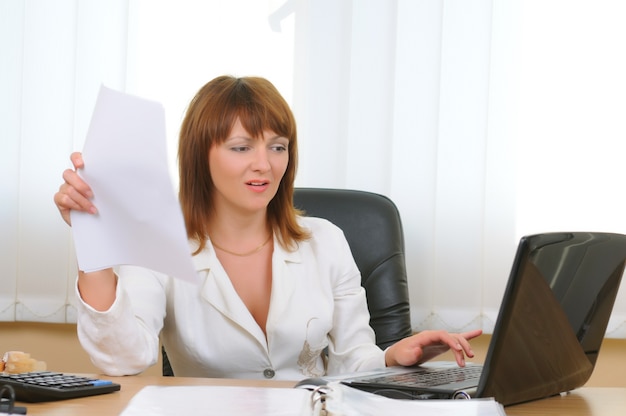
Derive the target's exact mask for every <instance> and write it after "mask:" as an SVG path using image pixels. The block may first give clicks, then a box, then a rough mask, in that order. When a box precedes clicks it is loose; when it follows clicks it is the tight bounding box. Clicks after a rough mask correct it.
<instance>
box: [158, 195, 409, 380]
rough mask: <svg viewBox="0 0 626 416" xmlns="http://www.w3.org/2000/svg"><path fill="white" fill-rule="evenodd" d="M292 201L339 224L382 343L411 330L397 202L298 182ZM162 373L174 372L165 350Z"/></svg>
mask: <svg viewBox="0 0 626 416" xmlns="http://www.w3.org/2000/svg"><path fill="white" fill-rule="evenodd" d="M293 202H294V205H295V206H296V207H297V208H299V209H301V210H303V211H305V214H306V215H308V216H313V217H321V218H326V219H327V220H329V221H331V222H332V223H334V224H335V225H337V226H338V227H339V228H341V229H342V230H343V232H344V234H345V236H346V239H347V240H348V244H349V245H350V249H351V250H352V255H353V257H354V260H355V261H356V264H357V266H358V268H359V270H360V272H361V285H362V286H363V287H364V288H365V292H366V294H367V306H368V309H369V312H370V326H371V327H372V329H373V330H374V333H375V334H376V344H378V346H380V347H381V348H383V349H384V348H386V347H388V346H389V345H391V344H393V343H395V342H396V341H398V340H400V339H402V338H404V337H406V336H409V335H411V333H412V330H411V316H410V310H409V291H408V284H407V276H406V265H405V258H404V233H403V230H402V222H401V220H400V215H399V213H398V209H397V207H396V205H395V204H394V203H393V202H392V201H391V200H390V199H389V198H387V197H385V196H383V195H379V194H375V193H371V192H365V191H356V190H345V189H324V188H296V190H295V192H294V201H293ZM163 375H173V372H172V369H171V366H170V364H169V361H168V360H167V355H166V354H165V351H164V350H163Z"/></svg>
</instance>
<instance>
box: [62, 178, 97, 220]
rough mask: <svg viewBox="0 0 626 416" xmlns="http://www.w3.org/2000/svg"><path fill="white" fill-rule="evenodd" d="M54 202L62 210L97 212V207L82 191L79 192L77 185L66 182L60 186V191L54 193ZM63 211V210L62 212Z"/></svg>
mask: <svg viewBox="0 0 626 416" xmlns="http://www.w3.org/2000/svg"><path fill="white" fill-rule="evenodd" d="M54 202H55V204H56V205H57V208H58V209H59V210H60V211H69V210H77V211H85V212H89V213H91V214H95V213H96V212H97V209H96V207H95V206H94V205H93V203H92V202H91V200H90V199H89V198H87V197H85V195H83V194H82V193H80V192H78V191H77V190H76V188H75V187H73V186H72V185H69V184H68V183H64V184H63V185H61V187H60V188H59V192H57V193H56V194H55V195H54ZM62 213H63V212H62Z"/></svg>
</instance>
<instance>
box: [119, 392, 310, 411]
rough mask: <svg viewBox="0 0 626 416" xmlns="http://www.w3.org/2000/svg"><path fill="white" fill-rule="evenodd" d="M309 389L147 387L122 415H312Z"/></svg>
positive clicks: (132, 400) (137, 395) (134, 398)
mask: <svg viewBox="0 0 626 416" xmlns="http://www.w3.org/2000/svg"><path fill="white" fill-rule="evenodd" d="M310 395H311V393H310V392H309V391H308V390H303V389H290V388H275V387H240V386H176V387H174V386H172V387H162V386H147V387H144V388H143V389H141V390H140V391H139V393H137V394H136V395H135V396H134V397H133V398H132V399H131V401H130V402H129V403H128V405H127V406H126V408H125V409H124V411H123V412H122V413H121V414H120V415H121V416H146V415H151V416H173V415H224V416H243V415H245V416H249V415H255V416H300V415H302V416H304V415H310V414H311V410H310V404H309V403H310V399H309V398H310Z"/></svg>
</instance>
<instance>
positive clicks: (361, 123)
mask: <svg viewBox="0 0 626 416" xmlns="http://www.w3.org/2000/svg"><path fill="white" fill-rule="evenodd" d="M625 17H626V7H624V6H622V5H621V3H620V2H618V1H611V0H600V1H591V0H589V1H577V2H572V1H564V0H560V1H557V0H550V1H521V0H514V1H509V2H495V1H493V0H478V1H472V2H467V1H463V0H435V1H431V0H428V1H426V0H423V1H414V0H397V1H384V2H381V1H376V0H358V1H356V0H353V1H350V0H341V1H336V0H316V1H306V0H287V1H283V0H275V1H271V0H269V1H266V2H264V1H258V0H234V1H230V2H221V1H197V0H196V1H192V0H181V1H176V2H173V1H153V0H151V1H149V0H112V1H109V2H106V3H103V2H79V1H76V0H73V1H72V0H61V1H55V2H48V1H45V0H30V1H22V0H2V1H1V2H0V45H1V47H2V48H1V50H2V51H3V55H4V56H3V59H4V60H5V62H4V63H3V65H2V67H1V69H0V71H2V76H1V77H0V88H1V91H2V95H1V97H0V106H2V111H0V126H1V127H0V128H1V129H2V137H1V143H0V148H1V151H0V174H1V176H0V178H1V179H0V181H1V184H2V185H1V186H2V187H1V190H0V192H1V194H0V196H1V198H2V204H0V224H1V227H2V228H1V230H2V231H1V234H0V265H1V270H0V273H1V276H2V284H1V285H0V320H4V321H40V322H74V321H75V307H74V306H73V305H74V304H75V299H74V294H73V284H74V279H75V275H76V265H75V259H74V256H73V247H72V239H71V234H70V231H69V230H68V228H67V226H66V225H65V223H63V221H62V220H61V219H60V216H59V215H58V213H57V211H56V208H55V206H54V204H53V202H52V195H53V194H54V192H56V190H57V189H58V186H59V185H60V183H61V172H62V171H63V170H64V169H65V168H67V167H69V159H68V156H69V154H70V152H72V151H74V150H80V148H81V147H82V143H83V140H84V136H85V133H86V130H87V126H88V123H89V120H90V116H91V111H92V109H93V105H94V102H95V96H96V94H97V91H98V88H99V86H100V84H104V85H106V86H109V87H111V88H116V89H120V90H123V91H126V92H129V93H131V94H136V95H139V96H143V97H146V98H150V99H155V100H158V101H160V102H162V103H163V104H164V106H165V109H166V117H167V136H168V143H169V150H170V164H171V166H170V167H171V171H172V174H173V175H174V174H175V172H176V171H175V149H176V142H177V129H178V125H179V124H180V121H181V119H182V115H183V113H184V110H185V106H186V104H187V102H188V101H189V99H190V98H191V97H192V96H193V94H194V93H195V91H196V90H197V89H198V88H199V87H200V86H201V85H203V84H204V83H205V82H207V81H208V80H209V79H211V78H213V77H215V76H217V75H220V74H223V73H230V74H233V75H260V76H264V77H267V78H268V79H270V80H271V81H272V82H273V83H274V84H275V85H276V86H277V87H278V89H279V90H280V91H281V92H282V93H283V95H284V96H285V97H286V98H287V100H288V101H289V102H290V103H291V105H292V107H293V109H294V112H295V114H296V118H297V120H298V125H299V139H300V149H301V155H300V168H299V173H298V178H297V185H298V186H320V187H337V188H353V189H363V190H368V191H373V192H379V193H382V194H385V195H387V196H389V197H391V198H392V199H393V200H394V201H395V202H396V204H397V205H398V207H399V209H400V213H401V215H402V219H403V223H404V229H405V238H406V247H407V267H408V272H409V281H410V295H411V309H412V322H413V326H414V328H415V329H416V330H420V329H425V328H444V329H448V330H453V331H459V330H464V329H468V328H476V327H481V328H483V329H484V330H485V331H487V332H489V331H490V330H491V329H492V327H493V324H494V322H495V318H496V315H497V312H498V308H499V304H500V299H501V296H502V293H503V290H504V286H505V284H506V279H507V277H508V271H509V269H510V267H511V263H512V260H513V254H514V251H515V247H516V245H517V241H518V239H519V237H521V236H522V235H524V234H529V233H533V232H544V231H561V230H581V229H582V230H591V229H593V230H594V231H595V230H600V231H602V230H606V231H614V232H622V233H626V224H625V221H624V220H623V218H622V217H623V215H620V214H622V213H623V212H624V211H625V208H626V202H625V200H624V197H623V195H622V192H620V185H621V183H620V182H621V181H620V179H621V178H622V177H623V176H624V175H623V169H622V168H621V165H622V164H621V163H620V162H621V159H622V158H623V156H621V155H623V154H624V152H623V150H625V149H624V147H625V145H624V144H623V143H625V141H624V136H625V135H626V126H625V125H624V122H623V120H624V118H623V116H622V114H624V110H626V109H625V108H624V107H625V106H626V104H625V98H624V97H626V85H625V81H624V79H623V78H624V77H622V76H621V75H620V74H623V73H626V62H625V60H624V57H623V56H622V55H623V54H620V53H619V51H620V50H623V41H622V39H626V33H624V32H625V31H626V29H624V28H623V27H622V26H623V25H622V24H621V23H620V22H622V21H623V20H624V18H625ZM582 26H584V27H585V28H587V29H586V30H584V31H582V30H580V28H581V27H582ZM591 28H594V29H591ZM620 48H621V49H620ZM620 151H621V152H620ZM622 292H624V291H622ZM625 324H626V295H625V294H624V293H621V294H620V296H619V298H618V301H617V305H616V308H615V311H614V313H613V317H612V320H611V323H610V325H609V331H608V336H612V337H626V325H625Z"/></svg>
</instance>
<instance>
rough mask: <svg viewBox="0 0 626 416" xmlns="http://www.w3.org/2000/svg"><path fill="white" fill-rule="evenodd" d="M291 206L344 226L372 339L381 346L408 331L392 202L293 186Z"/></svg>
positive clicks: (400, 251) (397, 221)
mask: <svg viewBox="0 0 626 416" xmlns="http://www.w3.org/2000/svg"><path fill="white" fill-rule="evenodd" d="M294 205H295V206H296V207H297V208H299V209H301V210H303V211H305V214H306V215H308V216H312V217H321V218H325V219H327V220H329V221H330V222H332V223H333V224H335V225H337V226H338V227H339V228H341V229H342V230H343V232H344V234H345V236H346V239H347V240H348V244H349V245H350V249H351V250H352V255H353V257H354V260H355V261H356V264H357V266H358V268H359V270H360V272H361V285H362V286H363V287H364V288H365V292H366V294H367V306H368V309H369V312H370V326H371V327H372V329H374V332H375V333H376V343H377V344H378V345H379V346H380V347H381V348H383V349H384V348H386V347H388V346H389V345H391V344H393V343H394V342H396V341H398V340H400V339H402V338H404V337H406V336H408V335H411V333H412V330H411V315H410V309H409V291H408V284H407V274H406V263H405V257H404V233H403V230H402V222H401V220H400V214H399V212H398V208H397V207H396V205H395V204H394V203H393V201H391V200H390V199H389V198H387V197H386V196H383V195H379V194H376V193H371V192H365V191H356V190H345V189H325V188H296V189H295V192H294Z"/></svg>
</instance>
